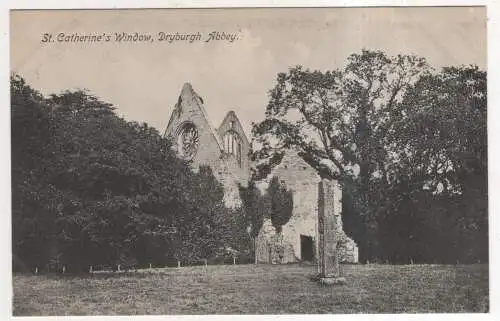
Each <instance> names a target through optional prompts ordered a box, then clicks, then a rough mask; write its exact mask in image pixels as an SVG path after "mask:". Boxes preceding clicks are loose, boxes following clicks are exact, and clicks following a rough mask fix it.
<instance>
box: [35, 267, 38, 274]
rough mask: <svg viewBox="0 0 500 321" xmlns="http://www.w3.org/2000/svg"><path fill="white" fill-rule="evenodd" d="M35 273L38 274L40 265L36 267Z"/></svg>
mask: <svg viewBox="0 0 500 321" xmlns="http://www.w3.org/2000/svg"><path fill="white" fill-rule="evenodd" d="M35 274H36V275H38V266H36V267H35Z"/></svg>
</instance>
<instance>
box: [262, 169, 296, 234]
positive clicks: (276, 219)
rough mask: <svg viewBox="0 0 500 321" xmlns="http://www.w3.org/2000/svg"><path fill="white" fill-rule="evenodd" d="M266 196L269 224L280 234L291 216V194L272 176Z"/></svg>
mask: <svg viewBox="0 0 500 321" xmlns="http://www.w3.org/2000/svg"><path fill="white" fill-rule="evenodd" d="M267 196H268V197H269V200H270V203H271V204H270V209H269V210H270V216H271V223H272V224H273V226H274V228H275V229H276V233H278V234H280V233H281V231H282V228H283V225H285V224H286V223H288V221H289V220H290V217H292V214H293V193H292V191H290V190H288V189H287V188H286V186H285V185H284V183H282V182H280V181H279V178H278V177H277V176H274V177H273V178H272V179H271V182H270V183H269V187H268V189H267Z"/></svg>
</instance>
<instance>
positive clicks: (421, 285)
mask: <svg viewBox="0 0 500 321" xmlns="http://www.w3.org/2000/svg"><path fill="white" fill-rule="evenodd" d="M342 269H343V274H344V276H345V278H346V279H347V283H346V284H345V285H337V286H324V285H320V284H319V283H316V282H313V281H311V280H310V277H312V276H313V275H315V272H316V267H315V266H307V265H257V266H254V265H235V266H232V265H226V266H208V267H204V266H200V267H183V268H180V269H177V268H167V269H153V270H142V271H139V272H136V273H122V274H118V273H115V274H113V273H109V274H95V275H94V276H44V275H39V276H34V275H14V276H13V286H14V289H13V290H14V297H13V314H14V315H15V316H24V315H123V314H141V315H143V314H240V313H248V314H279V313H287V314H290V313H304V314H305V313H402V312H406V313H415V312H419V313H425V312H488V309H489V303H488V266H487V265H480V264H478V265H458V266H451V265H449V266H447V265H403V266H396V265H344V266H342Z"/></svg>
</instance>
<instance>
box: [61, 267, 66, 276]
mask: <svg viewBox="0 0 500 321" xmlns="http://www.w3.org/2000/svg"><path fill="white" fill-rule="evenodd" d="M62 273H63V274H64V273H66V265H63V269H62Z"/></svg>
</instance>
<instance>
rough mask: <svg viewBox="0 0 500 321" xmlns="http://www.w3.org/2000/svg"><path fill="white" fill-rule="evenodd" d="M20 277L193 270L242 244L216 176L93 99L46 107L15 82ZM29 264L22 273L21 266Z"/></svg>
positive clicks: (64, 98) (67, 99)
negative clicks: (110, 269)
mask: <svg viewBox="0 0 500 321" xmlns="http://www.w3.org/2000/svg"><path fill="white" fill-rule="evenodd" d="M11 104H12V106H11V110H12V223H13V224H12V226H13V243H12V247H13V249H12V250H13V253H14V255H15V258H16V264H15V266H14V267H20V266H22V267H23V268H22V269H26V268H29V269H31V270H34V269H35V266H38V267H39V269H40V271H42V270H44V269H49V268H51V269H56V270H57V269H60V268H61V266H62V265H65V266H66V267H67V270H68V272H69V271H75V272H80V271H88V270H89V265H107V266H116V265H117V264H121V265H122V266H138V265H139V266H148V265H149V264H150V263H152V264H154V265H156V264H167V263H168V262H172V261H174V262H176V260H179V261H182V262H183V263H184V264H186V263H188V264H189V263H193V262H197V261H199V260H202V259H205V258H210V257H214V256H216V255H217V254H218V253H219V251H220V249H221V248H224V247H226V245H227V244H229V243H231V242H233V241H234V240H233V239H232V237H233V236H234V235H235V234H234V233H228V231H232V230H233V228H232V227H233V226H232V225H231V224H233V225H234V224H236V223H234V222H232V220H234V218H233V213H231V211H230V210H228V209H226V208H225V207H224V205H223V188H222V186H221V185H220V184H219V182H218V181H217V180H216V179H215V177H214V175H213V173H212V172H211V170H210V169H209V168H205V167H202V168H200V169H199V171H198V172H197V173H194V172H193V171H192V170H191V168H190V167H189V164H187V163H185V162H184V161H182V160H180V159H178V158H177V157H175V155H174V154H173V152H172V151H171V149H170V148H169V146H170V145H169V142H168V141H167V140H166V139H164V138H163V137H161V136H160V135H159V133H158V132H157V131H156V129H154V128H152V127H149V126H148V125H147V124H138V123H134V122H126V121H125V120H124V119H122V118H119V117H117V116H116V115H115V113H114V111H113V110H114V107H113V106H112V105H111V104H108V103H105V102H103V101H101V100H100V99H98V98H97V97H95V96H93V95H91V94H90V93H88V92H87V91H81V90H80V91H75V92H63V93H61V94H59V95H51V96H50V97H49V98H44V97H42V95H40V94H39V93H38V92H37V91H36V90H34V89H32V88H31V87H29V86H28V85H27V84H26V83H25V81H24V80H23V79H22V78H21V77H20V76H17V75H14V76H12V77H11ZM21 262H22V264H21Z"/></svg>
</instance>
